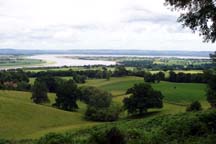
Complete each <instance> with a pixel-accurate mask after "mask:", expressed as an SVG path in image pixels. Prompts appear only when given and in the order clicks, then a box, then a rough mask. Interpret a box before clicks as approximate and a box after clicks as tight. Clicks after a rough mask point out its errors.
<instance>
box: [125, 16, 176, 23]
mask: <svg viewBox="0 0 216 144" xmlns="http://www.w3.org/2000/svg"><path fill="white" fill-rule="evenodd" d="M176 21H177V17H175V16H172V15H152V16H151V17H149V16H133V17H129V18H128V19H127V20H126V22H127V23H142V22H150V23H155V24H169V23H176Z"/></svg>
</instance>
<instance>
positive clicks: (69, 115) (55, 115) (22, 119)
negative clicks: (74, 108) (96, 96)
mask: <svg viewBox="0 0 216 144" xmlns="http://www.w3.org/2000/svg"><path fill="white" fill-rule="evenodd" d="M50 98H51V99H52V100H53V99H54V95H52V94H51V95H50ZM80 107H81V109H80V110H79V112H66V111H62V110H58V109H55V108H52V107H50V106H43V105H36V104H33V103H32V102H31V101H30V93H28V92H16V91H0V120H1V123H0V138H23V137H24V138H28V137H38V136H41V135H43V134H45V133H47V132H55V131H56V132H60V131H65V130H68V129H74V128H80V127H81V126H82V127H84V126H88V125H92V124H95V123H93V122H87V121H85V120H84V119H83V109H84V108H85V106H84V105H83V104H80Z"/></svg>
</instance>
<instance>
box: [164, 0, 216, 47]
mask: <svg viewBox="0 0 216 144" xmlns="http://www.w3.org/2000/svg"><path fill="white" fill-rule="evenodd" d="M165 4H166V5H169V6H171V7H172V9H173V10H177V11H181V15H180V17H179V18H178V22H181V23H183V26H185V27H189V28H190V29H191V30H192V31H193V32H196V31H199V33H200V35H202V36H203V39H204V41H206V42H208V41H211V42H213V43H214V42H215V40H216V1H215V0H165Z"/></svg>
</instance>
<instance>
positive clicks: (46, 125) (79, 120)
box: [0, 77, 208, 139]
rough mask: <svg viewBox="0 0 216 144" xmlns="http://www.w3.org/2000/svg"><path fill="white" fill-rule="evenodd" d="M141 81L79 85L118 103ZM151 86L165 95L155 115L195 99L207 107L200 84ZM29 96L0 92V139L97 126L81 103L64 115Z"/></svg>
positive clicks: (127, 79)
mask: <svg viewBox="0 0 216 144" xmlns="http://www.w3.org/2000/svg"><path fill="white" fill-rule="evenodd" d="M31 81H33V79H32V80H31ZM141 82H143V78H139V77H121V78H111V79H110V80H105V79H97V80H94V79H93V80H87V83H85V84H83V85H80V86H95V87H98V88H101V89H104V90H106V91H109V92H111V93H112V94H113V96H114V98H113V99H114V101H115V102H118V103H120V104H121V101H122V100H123V98H124V97H125V92H126V90H127V89H128V88H130V87H132V86H133V85H134V84H135V83H141ZM153 87H154V88H155V89H157V90H161V92H162V93H163V94H164V96H165V98H164V99H165V103H164V107H163V109H161V110H157V109H156V110H150V111H159V112H160V113H158V114H170V113H171V114H174V113H178V112H183V111H185V106H184V105H187V104H188V103H190V102H191V101H194V100H199V101H200V102H201V103H202V105H203V106H204V107H205V108H207V107H208V105H207V102H206V101H205V85H204V84H184V83H182V84H180V83H170V82H161V83H159V84H153ZM174 87H176V88H174ZM30 96H31V94H30V93H29V92H17V91H0V120H1V123H0V138H13V139H21V138H38V137H40V136H42V135H44V134H46V133H49V132H64V131H68V130H76V129H80V128H86V127H88V126H92V125H95V124H98V123H96V122H89V121H86V120H85V119H84V118H83V115H84V111H85V105H84V104H83V103H81V102H79V107H80V109H79V110H78V111H77V112H65V111H62V110H58V109H55V108H52V107H51V106H50V104H49V105H36V104H33V103H32V102H31V100H30ZM49 97H50V99H51V103H53V102H54V99H55V94H49ZM126 116H127V114H126V113H123V114H122V115H121V119H125V118H126ZM121 119H120V120H121Z"/></svg>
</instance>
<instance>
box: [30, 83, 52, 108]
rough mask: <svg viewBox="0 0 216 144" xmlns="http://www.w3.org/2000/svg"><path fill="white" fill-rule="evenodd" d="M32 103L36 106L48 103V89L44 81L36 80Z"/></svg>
mask: <svg viewBox="0 0 216 144" xmlns="http://www.w3.org/2000/svg"><path fill="white" fill-rule="evenodd" d="M31 99H32V101H33V102H34V103H36V104H42V103H48V102H49V98H48V96H47V87H46V84H45V83H44V82H43V81H40V80H38V79H36V80H35V82H34V86H33V87H32V97H31Z"/></svg>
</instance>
